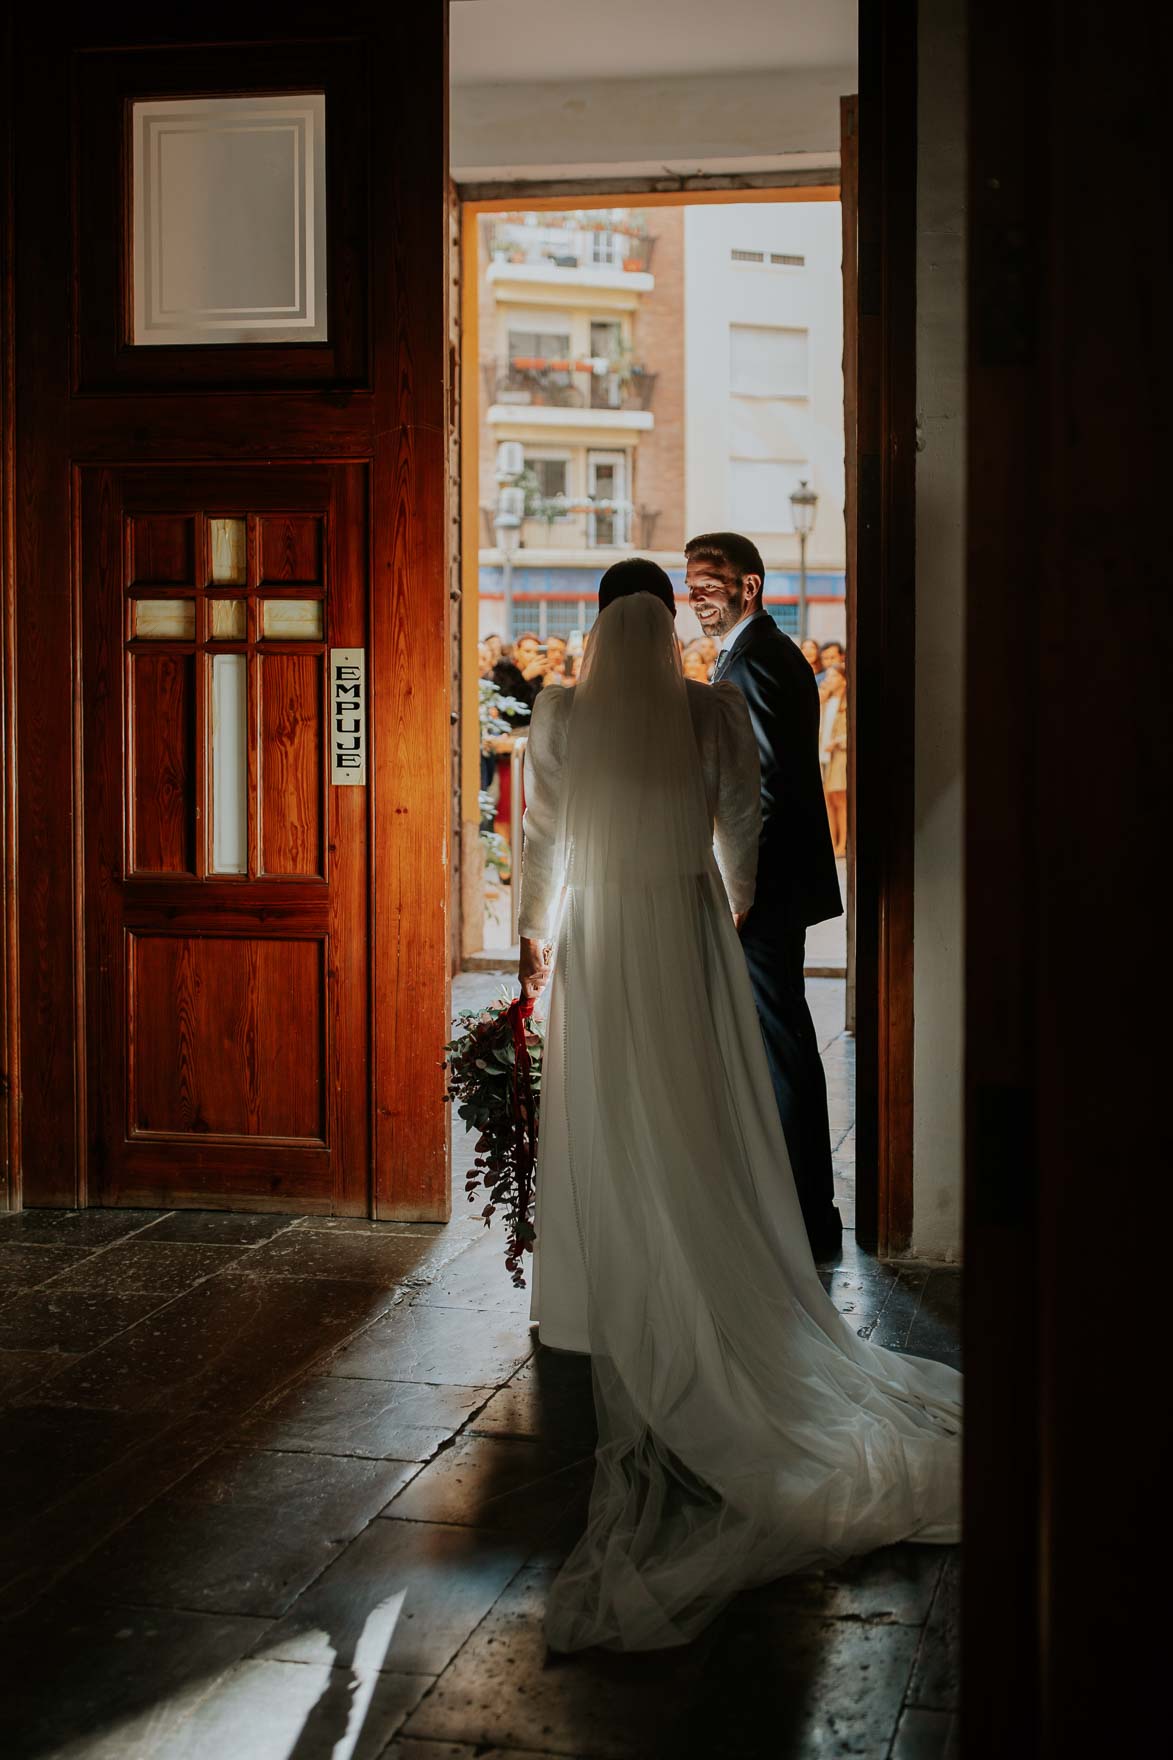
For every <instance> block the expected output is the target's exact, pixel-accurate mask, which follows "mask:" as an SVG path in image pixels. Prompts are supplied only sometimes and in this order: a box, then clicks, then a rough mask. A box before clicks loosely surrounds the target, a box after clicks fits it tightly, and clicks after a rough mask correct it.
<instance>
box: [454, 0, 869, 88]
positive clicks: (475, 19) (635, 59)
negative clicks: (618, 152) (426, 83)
mask: <svg viewBox="0 0 1173 1760" xmlns="http://www.w3.org/2000/svg"><path fill="white" fill-rule="evenodd" d="M449 30H450V55H451V69H452V84H453V85H454V86H466V85H494V84H506V83H509V84H513V83H524V82H529V81H546V80H550V81H561V82H566V81H574V80H590V79H647V78H648V77H656V76H660V77H666V76H673V75H675V76H681V75H693V76H696V75H704V74H706V73H713V74H735V73H756V74H761V73H764V72H767V71H771V70H775V69H776V70H779V71H782V70H785V71H787V72H803V71H809V70H811V69H814V68H821V67H850V66H853V65H854V62H855V57H856V0H452V6H451V12H450V26H449Z"/></svg>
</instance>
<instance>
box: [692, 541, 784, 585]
mask: <svg viewBox="0 0 1173 1760" xmlns="http://www.w3.org/2000/svg"><path fill="white" fill-rule="evenodd" d="M684 554H685V556H686V557H687V558H688V559H689V560H691V559H692V557H694V556H699V557H701V558H702V559H703V560H704V561H706V562H727V563H728V564H729V566H730V568H735V569H736V570H737V572H738V574H756V575H757V577H758V579H759V580H760V581H761V583H762V587H763V590H764V588H765V585H766V565H765V563H764V562H763V561H762V553H761V551H760V550H759V549H758V547H757V545H756V544H755V543H754V541H753V539H752V538H743V537H742V535H741V533H740V532H703V533H702V534H701V536H700V537H699V538H690V539H689V540H688V543H687V544H686V545H685V546H684Z"/></svg>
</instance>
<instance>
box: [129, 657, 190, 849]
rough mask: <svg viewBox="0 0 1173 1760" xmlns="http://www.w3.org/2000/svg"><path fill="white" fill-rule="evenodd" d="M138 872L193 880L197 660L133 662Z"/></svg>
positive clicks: (133, 819)
mask: <svg viewBox="0 0 1173 1760" xmlns="http://www.w3.org/2000/svg"><path fill="white" fill-rule="evenodd" d="M128 670H129V673H130V678H129V699H130V723H131V739H130V744H129V748H128V754H129V759H130V765H129V769H130V778H131V788H130V791H129V799H128V803H127V804H128V808H129V815H130V824H131V852H132V853H131V869H132V872H134V873H136V874H149V873H155V874H194V873H195V851H196V811H195V780H196V750H195V700H196V690H195V661H194V657H193V656H192V655H191V654H184V653H173V652H170V651H167V650H163V651H161V652H156V653H142V652H137V653H132V654H131V655H129V657H128Z"/></svg>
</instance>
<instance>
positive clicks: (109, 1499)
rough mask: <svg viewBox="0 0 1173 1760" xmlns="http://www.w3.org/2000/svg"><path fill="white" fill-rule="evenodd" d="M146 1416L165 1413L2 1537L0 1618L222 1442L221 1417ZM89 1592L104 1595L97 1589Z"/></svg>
mask: <svg viewBox="0 0 1173 1760" xmlns="http://www.w3.org/2000/svg"><path fill="white" fill-rule="evenodd" d="M41 1403H42V1404H44V1403H45V1401H44V1394H43V1393H42V1399H41ZM71 1409H78V1410H83V1409H86V1408H81V1407H79V1408H71ZM146 1416H147V1417H148V1418H150V1417H154V1416H162V1417H163V1418H164V1420H165V1421H164V1423H163V1425H162V1428H161V1429H160V1430H159V1431H158V1433H157V1434H156V1435H155V1436H153V1437H151V1438H150V1439H149V1440H148V1441H145V1442H142V1443H141V1444H140V1445H138V1446H137V1447H135V1448H134V1449H132V1450H131V1451H130V1452H129V1453H127V1454H125V1455H123V1456H120V1457H119V1458H118V1459H116V1460H114V1461H113V1462H111V1463H110V1464H109V1465H108V1466H106V1467H104V1468H103V1469H102V1470H101V1471H100V1472H98V1473H96V1474H95V1475H93V1476H92V1477H91V1478H89V1479H87V1480H84V1481H83V1482H81V1483H80V1484H79V1485H78V1486H76V1487H75V1488H74V1489H73V1490H71V1491H69V1492H68V1493H67V1494H66V1495H65V1496H64V1497H61V1498H59V1499H58V1500H57V1501H56V1502H55V1503H53V1504H52V1505H51V1506H50V1507H49V1508H48V1509H47V1510H45V1511H44V1513H43V1514H42V1515H41V1517H40V1518H39V1519H38V1520H37V1521H35V1522H30V1523H28V1524H27V1525H26V1526H24V1527H23V1528H21V1529H20V1530H19V1531H18V1532H17V1533H16V1535H15V1536H14V1537H13V1538H12V1539H11V1540H9V1541H7V1542H6V1543H5V1546H4V1548H3V1552H2V1554H0V1560H2V1569H0V1618H5V1617H8V1616H9V1615H11V1614H15V1613H23V1612H24V1610H25V1609H27V1608H29V1607H30V1606H31V1605H32V1604H33V1603H34V1602H36V1601H37V1600H38V1599H39V1598H40V1597H42V1596H44V1595H45V1594H46V1593H47V1592H51V1591H52V1590H53V1588H54V1586H55V1585H56V1584H57V1583H58V1582H59V1581H60V1580H61V1579H62V1578H63V1577H64V1576H65V1574H66V1573H67V1572H68V1571H69V1570H71V1569H73V1568H75V1567H76V1566H78V1565H79V1564H81V1563H83V1562H84V1561H85V1560H87V1559H88V1558H89V1557H90V1556H91V1555H92V1554H93V1553H94V1552H95V1551H96V1550H97V1549H98V1547H99V1546H101V1545H102V1544H104V1543H105V1542H106V1541H107V1540H108V1539H109V1538H110V1537H111V1536H112V1535H114V1534H116V1533H118V1532H119V1530H121V1529H122V1528H123V1527H125V1525H126V1524H127V1523H128V1522H130V1521H132V1520H133V1519H134V1518H135V1517H136V1516H138V1515H140V1514H141V1513H142V1511H143V1510H145V1509H147V1508H148V1507H149V1506H150V1505H151V1504H152V1503H153V1502H154V1501H155V1500H156V1499H157V1498H160V1497H163V1496H165V1495H166V1494H167V1492H169V1491H170V1490H171V1489H172V1488H173V1487H174V1486H175V1485H177V1484H178V1483H179V1482H180V1480H182V1479H184V1478H186V1477H187V1476H188V1475H189V1474H190V1473H192V1472H193V1471H194V1469H195V1468H196V1467H197V1466H198V1465H199V1463H200V1462H201V1461H204V1460H206V1459H207V1458H208V1457H209V1456H210V1455H212V1454H214V1453H215V1452H216V1450H217V1449H218V1448H219V1447H220V1446H221V1444H222V1442H223V1430H224V1424H223V1420H222V1419H219V1418H216V1417H213V1416H196V1417H182V1416H180V1417H178V1418H176V1417H175V1416H174V1414H168V1413H165V1412H164V1413H148V1414H146ZM97 1600H98V1601H103V1603H104V1598H103V1597H102V1596H101V1595H100V1594H99V1595H98V1596H97Z"/></svg>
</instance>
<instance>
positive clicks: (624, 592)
mask: <svg viewBox="0 0 1173 1760" xmlns="http://www.w3.org/2000/svg"><path fill="white" fill-rule="evenodd" d="M631 593H651V594H653V595H654V597H655V598H657V599H659V601H660V603H661V604H662V605H666V606H667V607H668V609H669V611H670V612H671V613H672V615H673V617H675V616H676V595H675V593H674V592H673V591H672V582H671V581H670V580H669V578H668V576H667V575H666V574H665V573H664V570H663V569H662V568H661V567H660V564H659V563H658V562H652V561H650V559H649V558H648V557H646V556H625V557H624V558H623V561H622V562H613V563H612V564H611V566H610V568H609V569H608V570H607V572H606V574H605V575H604V576H603V578H602V580H601V581H600V582H599V610H600V611H606V609H607V607H608V605H610V604H612V603H613V602H614V601H615V600H616V599H626V598H627V597H628V596H629V595H630V594H631Z"/></svg>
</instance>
